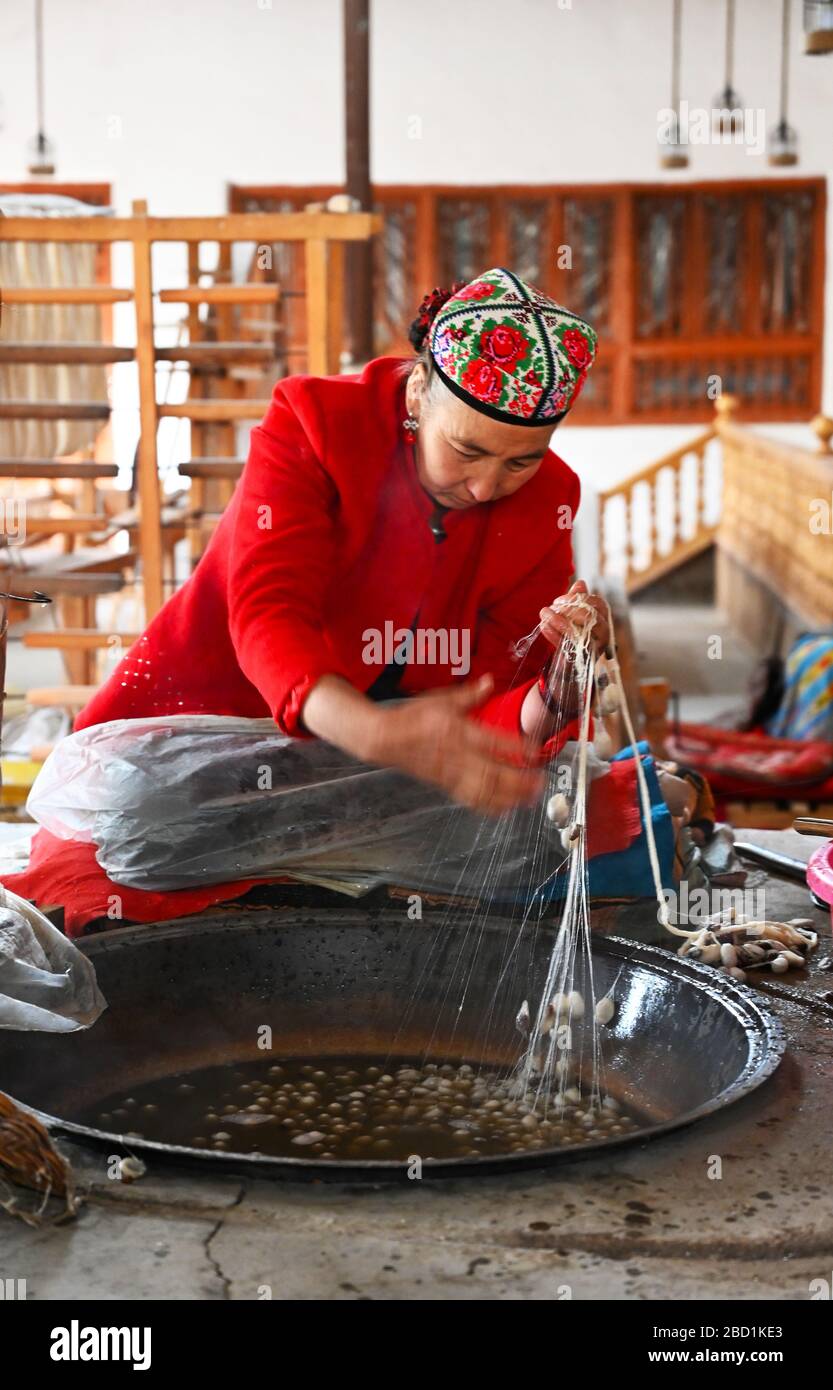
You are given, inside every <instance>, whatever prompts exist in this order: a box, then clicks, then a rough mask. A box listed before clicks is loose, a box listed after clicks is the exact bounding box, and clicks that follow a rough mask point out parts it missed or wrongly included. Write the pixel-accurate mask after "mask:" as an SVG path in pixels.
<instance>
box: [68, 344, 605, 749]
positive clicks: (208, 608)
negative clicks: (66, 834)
mask: <svg viewBox="0 0 833 1390" xmlns="http://www.w3.org/2000/svg"><path fill="white" fill-rule="evenodd" d="M406 376H407V363H406V362H403V361H401V360H400V359H398V358H390V357H382V358H378V359H377V360H376V361H374V362H371V363H369V365H368V366H367V367H366V368H365V370H364V371H363V372H362V373H361V375H360V376H342V377H323V378H316V377H290V378H288V379H287V380H284V381H281V382H279V383H278V385H277V386H276V387H275V390H274V392H273V395H272V402H271V405H270V407H269V410H268V412H267V414H266V418H265V419H264V421H263V423H262V424H261V425H259V426H258V427H257V428H256V429H255V430H254V431H253V432H252V439H251V449H250V453H249V459H248V463H247V464H246V467H245V469H244V471H243V476H242V478H241V480H240V483H239V485H238V487H237V489H236V490H235V493H234V496H233V498H232V500H231V502H230V504H229V506H228V507H227V509H226V511H225V513H224V515H223V517H222V519H221V521H220V523H219V525H218V527H217V529H216V531H215V532H214V535H213V537H212V539H211V542H210V544H209V546H208V548H207V550H206V553H205V555H204V556H203V558H202V560H201V561H200V563H199V565H198V566H197V568H196V570H195V572H194V574H193V575H192V576H191V578H190V579H189V580H188V582H187V583H186V584H185V585H183V587H182V588H181V589H180V590H179V591H178V592H177V593H176V594H175V595H174V596H173V598H171V599H170V600H169V601H168V603H166V604H165V606H164V608H163V609H162V610H161V611H160V612H159V613H158V614H157V616H156V617H155V618H154V620H153V621H152V622H151V624H150V626H149V627H148V629H147V631H146V632H145V633H144V635H143V636H142V637H141V638H139V640H138V641H137V642H136V643H135V644H134V646H133V647H132V648H131V650H130V651H129V652H128V654H127V656H126V657H124V659H123V660H122V661H121V662H120V664H119V665H118V666H117V668H116V669H115V671H114V672H113V673H112V675H111V676H110V678H109V679H108V680H107V681H106V682H105V684H104V685H103V686H102V687H101V689H100V690H99V691H98V692H97V694H96V695H95V696H94V697H93V699H92V700H91V701H90V703H89V704H88V705H87V706H86V708H85V709H84V710H83V711H82V712H81V714H80V715H79V717H78V719H77V720H76V728H79V729H81V728H85V727H86V726H88V725H90V724H99V723H103V722H105V721H108V720H112V719H130V718H136V717H138V716H140V715H155V714H186V713H189V714H193V713H213V714H235V715H242V716H250V717H261V718H262V717H268V716H269V715H272V717H273V718H274V719H275V720H276V722H277V724H278V725H279V727H280V728H281V729H282V730H283V731H284V732H285V733H288V734H296V735H297V734H302V733H303V730H302V729H301V728H299V722H298V721H299V714H300V710H301V706H302V704H303V701H304V699H305V697H306V695H307V693H308V692H309V690H310V688H311V687H312V685H314V683H315V682H316V681H317V680H318V679H319V677H321V676H322V675H324V674H327V673H331V674H334V675H341V676H344V677H346V679H347V680H349V681H350V682H351V683H352V684H353V685H354V686H355V687H356V688H357V689H359V690H367V689H368V688H369V687H370V686H371V685H372V684H373V682H374V680H375V679H376V677H377V676H378V675H380V673H381V671H382V670H383V669H384V665H385V653H384V652H383V653H381V659H380V660H379V661H378V662H377V663H376V664H368V662H367V660H366V657H367V653H368V640H367V636H366V634H367V630H368V629H373V630H377V631H378V632H380V633H382V634H383V633H384V632H385V624H386V623H392V624H393V630H394V631H395V630H396V629H400V628H403V629H406V630H407V629H408V628H410V626H411V624H412V623H413V622H414V619H415V618H416V619H417V623H418V626H419V628H421V629H434V630H436V629H448V628H456V629H464V630H465V629H468V630H469V632H470V634H471V636H470V648H471V671H470V673H469V675H470V676H471V677H473V676H477V675H480V674H482V673H483V672H486V671H489V672H491V673H492V674H493V675H494V678H495V689H496V692H498V693H497V694H496V696H495V697H494V698H493V699H491V700H490V701H489V702H488V704H487V706H486V707H485V708H484V709H483V711H481V714H480V716H479V717H481V718H484V719H487V720H489V721H490V722H492V723H499V724H501V725H503V726H505V727H511V728H513V729H517V727H518V715H519V710H520V705H521V703H522V701H523V697H524V695H525V693H526V690H527V689H528V687H529V683H530V679H531V677H532V676H533V674H534V673H537V670H538V669H539V667H540V665H541V664H542V662H543V660H544V657H545V655H546V653H547V651H548V650H549V648H548V647H547V646H546V644H543V643H541V644H538V645H536V647H535V648H534V649H533V651H532V652H531V653H530V657H529V659H528V661H527V662H526V663H524V667H523V671H522V672H520V675H523V676H525V679H524V680H523V683H522V684H520V683H519V665H518V662H517V661H516V660H514V659H513V657H512V655H511V652H510V644H511V643H512V642H514V641H516V640H517V639H518V638H520V637H523V636H525V634H526V633H528V632H529V631H530V630H531V629H532V628H533V627H534V626H535V625H536V623H537V622H538V612H539V609H540V608H541V607H542V605H543V604H545V603H549V602H551V601H552V599H553V598H555V596H556V595H557V594H560V593H563V591H564V590H565V589H566V587H567V585H568V583H569V580H570V576H571V574H572V569H573V557H572V549H571V544H570V539H571V538H570V520H571V518H572V516H574V514H575V511H576V509H577V507H578V502H579V483H578V479H577V477H576V475H575V474H574V473H573V472H572V470H571V469H569V468H568V467H567V465H566V464H565V463H563V462H562V461H561V459H559V458H558V457H556V455H555V454H553V453H548V454H547V455H546V457H545V459H544V461H543V463H542V465H541V467H540V468H539V470H538V472H537V473H536V474H535V476H534V477H533V478H531V479H530V481H529V482H528V483H527V484H526V485H525V486H524V487H522V488H520V489H519V490H518V491H517V492H515V493H514V494H513V495H512V496H511V497H505V498H503V499H501V500H500V501H497V502H487V503H483V504H481V505H478V506H476V507H472V508H471V509H470V510H467V511H459V512H457V511H452V512H449V513H447V514H446V517H445V530H446V533H447V540H445V541H443V542H441V543H439V544H438V543H437V541H435V539H434V537H433V536H432V534H431V532H430V530H429V527H428V522H427V519H428V516H429V515H430V513H431V511H432V510H433V505H434V504H433V503H432V501H431V500H430V499H429V497H428V495H427V494H426V493H425V492H424V491H423V489H422V488H421V487H420V484H419V482H418V480H417V477H416V472H415V468H414V458H413V450H412V448H411V447H410V446H409V444H408V443H407V442H406V439H405V434H404V431H403V429H402V421H403V420H404V418H405V416H406V413H407V412H406V409H405V398H404V392H405V379H406ZM417 615H418V616H417ZM452 656H453V653H452ZM388 659H389V657H388ZM456 679H459V677H455V675H454V674H453V669H452V666H451V664H446V665H435V664H430V665H428V664H424V665H417V664H414V665H410V666H408V667H406V669H405V672H404V676H403V678H402V680H401V683H400V686H399V689H400V690H401V692H402V693H403V694H404V693H408V692H411V693H412V692H416V691H420V690H427V689H429V688H430V687H432V686H442V685H451V684H453V683H454V681H455V680H456ZM513 682H515V686H514V688H513V690H512V692H511V694H510V695H509V697H508V698H507V699H503V698H502V695H503V693H505V692H507V691H508V690H509V688H510V686H512V685H513Z"/></svg>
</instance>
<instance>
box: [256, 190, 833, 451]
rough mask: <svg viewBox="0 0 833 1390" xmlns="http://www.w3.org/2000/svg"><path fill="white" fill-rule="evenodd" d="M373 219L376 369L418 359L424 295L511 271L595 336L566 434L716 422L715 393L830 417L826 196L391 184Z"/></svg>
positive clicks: (279, 193) (750, 411) (306, 197)
mask: <svg viewBox="0 0 833 1390" xmlns="http://www.w3.org/2000/svg"><path fill="white" fill-rule="evenodd" d="M341 191H342V190H341V189H340V188H338V187H336V186H335V185H328V186H316V187H274V186H263V187H243V186H234V187H232V188H230V190H229V206H230V209H231V210H232V211H234V212H244V211H252V212H254V211H269V212H271V211H284V210H286V211H288V210H290V209H293V208H300V207H303V206H304V205H305V204H306V203H307V202H310V201H314V200H319V199H326V198H328V197H329V196H330V195H331V194H333V193H337V192H341ZM374 204H375V210H376V211H379V212H381V213H382V214H383V216H384V223H385V225H384V235H383V236H381V237H378V238H377V240H376V249H375V254H376V276H375V305H374V323H375V347H376V351H377V352H380V353H382V352H399V351H405V352H407V351H410V349H409V348H408V345H407V328H408V324H409V322H410V320H411V318H412V317H413V315H414V312H415V310H416V306H417V305H418V303H419V301H420V299H421V298H422V295H423V294H424V293H425V291H426V290H427V289H430V288H431V287H432V286H434V285H436V284H450V283H451V282H452V281H454V280H464V279H470V278H471V277H472V276H474V275H476V274H477V272H478V271H480V270H484V269H486V268H487V267H489V266H492V265H508V266H511V267H512V268H513V269H515V270H517V271H518V272H519V273H520V274H521V275H522V276H524V277H525V278H526V279H529V280H531V281H533V282H534V283H535V284H538V285H540V287H541V288H542V289H544V290H546V291H547V292H549V293H551V294H553V295H555V297H556V298H557V299H559V300H560V301H561V302H562V303H564V304H567V305H569V307H570V308H571V309H575V310H576V311H577V312H578V313H581V314H583V315H585V316H586V317H587V318H588V319H589V321H590V322H591V323H592V324H593V325H594V327H595V328H596V329H597V330H598V332H599V335H600V339H601V350H600V355H599V360H598V362H597V364H596V366H595V367H594V369H593V371H592V372H591V373H590V376H589V378H588V383H587V387H586V388H585V391H584V393H583V396H582V400H581V402H580V404H579V406H578V407H577V409H576V412H575V415H574V416H571V422H573V421H575V423H576V424H582V423H584V424H633V423H646V424H652V423H663V422H669V421H680V422H683V421H686V422H688V421H692V422H693V421H697V420H710V419H711V416H712V412H713V398H714V394H715V393H716V392H717V391H718V390H720V389H722V390H723V391H726V392H731V393H732V394H733V395H735V396H737V397H738V400H739V413H740V414H741V415H744V414H745V415H746V416H747V417H748V418H750V419H756V420H768V419H779V420H793V419H796V420H806V418H807V415H808V414H811V413H812V412H813V411H814V410H818V409H819V406H820V391H821V360H822V341H823V327H824V325H823V289H824V221H825V208H826V185H825V181H824V179H755V180H753V179H749V180H744V181H742V182H741V181H738V182H734V183H731V182H711V183H689V184H683V185H677V186H671V185H668V184H656V185H654V184H614V185H601V184H599V185H596V184H587V185H580V186H575V187H571V188H565V187H563V186H525V187H515V186H501V187H496V188H477V187H474V188H469V187H465V188H464V187H458V186H450V187H449V186H445V187H434V186H430V187H429V186H404V185H385V186H377V187H376V188H375V189H374ZM296 279H297V276H296ZM291 312H292V310H291V305H290V306H288V314H289V318H288V319H287V321H286V322H285V323H284V332H285V334H286V339H287V342H286V346H287V362H288V363H289V364H291V363H292V361H293V355H294V354H293V343H294V342H295V341H296V339H295V334H294V328H293V324H292V322H291ZM296 369H297V368H296ZM717 378H719V381H718V380H717Z"/></svg>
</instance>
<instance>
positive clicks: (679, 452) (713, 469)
mask: <svg viewBox="0 0 833 1390" xmlns="http://www.w3.org/2000/svg"><path fill="white" fill-rule="evenodd" d="M716 437H717V430H716V427H715V426H714V425H712V426H710V427H709V428H708V429H706V430H703V431H702V432H701V433H700V434H697V435H695V436H694V438H693V439H690V440H689V441H688V442H687V443H686V444H684V445H682V447H681V448H679V449H675V450H674V451H673V452H672V453H669V454H664V455H663V457H662V458H660V459H657V460H656V462H655V463H651V464H648V466H647V467H646V468H642V469H640V471H639V472H638V473H634V474H632V475H631V476H630V477H629V478H626V479H625V480H624V482H621V483H618V484H616V486H614V487H610V488H606V489H605V490H604V491H603V492H600V493H598V494H597V500H598V525H599V537H598V547H599V549H598V555H599V562H598V569H599V574H600V575H601V576H603V577H604V576H615V577H617V578H619V579H621V580H622V581H623V582H624V584H625V586H626V588H627V591H628V593H631V594H632V593H636V592H637V591H638V590H639V589H643V588H645V586H646V585H648V584H652V583H653V582H654V581H655V580H656V579H660V578H662V576H663V575H664V574H667V573H668V572H669V571H670V570H673V569H676V568H677V567H678V566H679V565H681V564H683V563H684V562H685V561H686V560H690V559H691V558H692V556H694V555H698V554H699V553H700V552H701V551H703V550H705V549H707V547H708V546H710V545H711V544H712V543H713V541H714V536H715V532H716V530H717V523H718V520H719V516H720V492H721V480H720V460H719V457H718V455H717V452H716V451H715V450H710V449H709V445H711V444H712V443H713V441H714V440H715V439H716Z"/></svg>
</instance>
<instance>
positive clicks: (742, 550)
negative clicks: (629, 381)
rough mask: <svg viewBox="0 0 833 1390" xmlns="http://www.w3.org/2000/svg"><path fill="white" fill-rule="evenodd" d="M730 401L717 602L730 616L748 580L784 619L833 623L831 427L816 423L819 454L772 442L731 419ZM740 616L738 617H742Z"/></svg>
mask: <svg viewBox="0 0 833 1390" xmlns="http://www.w3.org/2000/svg"><path fill="white" fill-rule="evenodd" d="M732 409H733V400H732V398H731V397H727V398H724V402H723V409H722V411H721V414H720V416H719V419H718V423H717V433H718V436H719V439H720V443H721V445H722V450H723V461H724V499H723V514H722V517H721V521H720V527H719V529H718V533H717V544H718V551H719V557H721V558H722V557H726V559H728V561H729V562H730V564H731V566H732V569H733V572H734V580H733V575H732V571H730V570H729V569H728V567H727V569H726V570H725V571H724V578H723V579H722V580H721V569H720V567H719V569H718V601H719V602H720V603H721V606H723V607H725V608H726V609H727V612H730V616H731V611H730V610H731V609H732V607H733V593H732V591H733V590H734V591H735V593H736V592H737V590H738V588H739V579H740V578H741V577H742V576H743V574H744V573H745V574H746V575H751V576H753V578H754V580H756V581H757V583H758V585H762V586H763V588H764V589H765V590H766V591H768V592H769V594H770V595H771V596H772V598H773V600H774V601H775V603H776V604H777V606H778V608H779V609H780V610H781V611H782V612H783V613H784V614H785V615H792V616H793V617H794V618H795V619H796V620H797V621H798V622H799V623H806V624H808V625H810V626H821V627H824V628H829V627H830V626H831V624H833V451H831V436H833V420H831V419H830V418H829V417H828V416H825V415H817V416H816V418H815V419H814V420H813V421H812V422H811V428H812V429H813V430H814V432H815V434H816V436H817V438H818V440H819V444H818V447H817V448H816V449H815V450H813V449H806V448H805V449H803V448H799V447H798V446H797V445H793V444H789V443H782V442H781V441H776V440H772V439H766V438H764V437H762V436H761V435H759V434H757V433H756V432H755V431H754V430H750V429H746V428H742V427H741V426H739V425H737V424H736V423H735V422H734V421H733V419H732ZM738 616H740V615H738Z"/></svg>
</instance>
